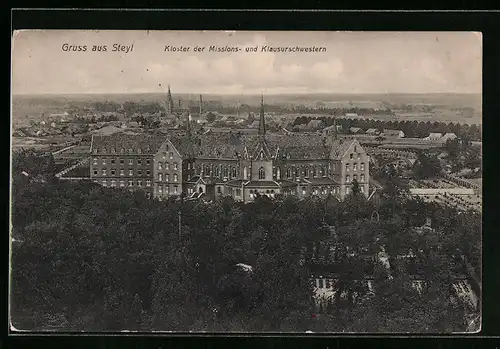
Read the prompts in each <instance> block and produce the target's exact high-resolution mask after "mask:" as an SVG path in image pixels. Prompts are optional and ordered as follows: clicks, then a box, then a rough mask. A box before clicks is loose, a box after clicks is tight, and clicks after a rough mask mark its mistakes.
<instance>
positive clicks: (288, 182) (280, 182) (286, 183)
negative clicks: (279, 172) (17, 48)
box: [276, 179, 298, 188]
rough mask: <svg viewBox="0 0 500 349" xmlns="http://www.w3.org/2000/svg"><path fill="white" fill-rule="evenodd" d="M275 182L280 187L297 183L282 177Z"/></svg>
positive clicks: (294, 185)
mask: <svg viewBox="0 0 500 349" xmlns="http://www.w3.org/2000/svg"><path fill="white" fill-rule="evenodd" d="M276 182H278V183H279V185H280V186H281V187H285V188H288V187H296V186H297V185H298V184H297V183H295V182H293V181H289V180H288V179H282V180H278V181H276Z"/></svg>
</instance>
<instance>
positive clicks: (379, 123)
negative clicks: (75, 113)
mask: <svg viewBox="0 0 500 349" xmlns="http://www.w3.org/2000/svg"><path fill="white" fill-rule="evenodd" d="M342 115H343V114H342ZM311 120H323V121H324V122H325V123H326V126H331V125H333V122H334V120H335V122H336V123H337V125H341V126H342V129H344V130H349V129H350V128H351V127H359V128H361V129H363V130H364V131H366V130H367V129H369V128H375V129H378V130H379V131H381V132H382V131H383V130H384V129H396V130H401V131H403V132H404V134H405V137H409V138H412V137H416V138H423V137H427V136H429V134H430V133H431V132H438V133H443V134H444V133H455V134H456V135H457V136H458V137H460V138H463V139H467V140H472V141H480V140H481V139H482V133H481V126H477V125H467V124H459V123H452V122H450V123H448V124H447V123H445V122H439V121H435V122H430V121H416V120H414V121H409V120H404V121H403V120H395V121H387V120H376V119H366V118H363V119H359V118H356V119H352V118H336V119H334V118H332V117H325V116H323V117H310V116H300V117H297V118H296V119H295V121H294V122H293V125H294V126H295V125H304V124H307V123H309V121H311Z"/></svg>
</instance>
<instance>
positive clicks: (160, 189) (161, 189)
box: [158, 185, 163, 194]
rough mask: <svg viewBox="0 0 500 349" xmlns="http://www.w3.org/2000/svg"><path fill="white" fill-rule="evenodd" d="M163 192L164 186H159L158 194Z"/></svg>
mask: <svg viewBox="0 0 500 349" xmlns="http://www.w3.org/2000/svg"><path fill="white" fill-rule="evenodd" d="M162 192H163V185H159V186H158V193H160V194H161V193H162Z"/></svg>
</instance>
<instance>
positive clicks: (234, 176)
mask: <svg viewBox="0 0 500 349" xmlns="http://www.w3.org/2000/svg"><path fill="white" fill-rule="evenodd" d="M232 172H233V174H232V177H233V178H236V167H233V168H232Z"/></svg>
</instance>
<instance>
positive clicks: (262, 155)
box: [260, 152, 264, 160]
mask: <svg viewBox="0 0 500 349" xmlns="http://www.w3.org/2000/svg"><path fill="white" fill-rule="evenodd" d="M263 158H264V153H262V152H260V159H261V160H262V159H263Z"/></svg>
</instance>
